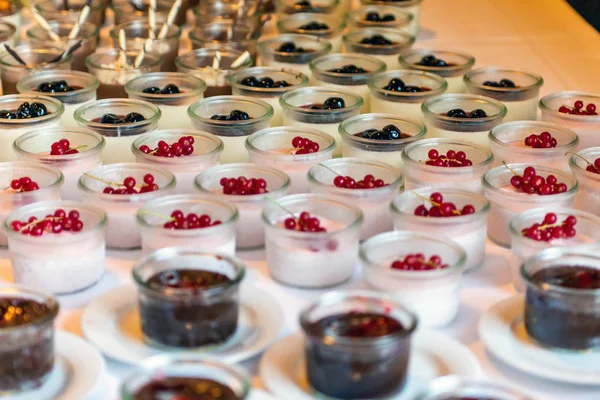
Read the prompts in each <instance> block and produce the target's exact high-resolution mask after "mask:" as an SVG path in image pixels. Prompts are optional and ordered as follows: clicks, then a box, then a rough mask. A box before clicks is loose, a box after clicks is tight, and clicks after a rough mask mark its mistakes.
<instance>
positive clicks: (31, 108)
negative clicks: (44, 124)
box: [0, 102, 49, 119]
mask: <svg viewBox="0 0 600 400" xmlns="http://www.w3.org/2000/svg"><path fill="white" fill-rule="evenodd" d="M48 114H49V113H48V109H47V108H46V106H45V105H44V104H43V103H28V102H25V103H23V104H21V105H20V106H19V108H18V109H17V110H16V112H15V111H10V110H1V111H0V118H3V119H30V118H37V117H43V116H44V115H48Z"/></svg>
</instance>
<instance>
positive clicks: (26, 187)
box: [4, 176, 40, 193]
mask: <svg viewBox="0 0 600 400" xmlns="http://www.w3.org/2000/svg"><path fill="white" fill-rule="evenodd" d="M39 188H40V186H39V185H38V184H37V182H34V181H33V180H31V178H30V177H28V176H24V177H21V178H15V179H13V180H11V181H10V187H8V188H5V189H4V190H11V191H12V192H13V193H22V192H31V191H34V190H38V189H39Z"/></svg>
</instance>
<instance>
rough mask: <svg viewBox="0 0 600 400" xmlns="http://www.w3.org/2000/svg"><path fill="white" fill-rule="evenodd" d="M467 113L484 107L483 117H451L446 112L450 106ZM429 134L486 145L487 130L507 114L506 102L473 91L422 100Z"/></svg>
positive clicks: (487, 141) (434, 136)
mask: <svg viewBox="0 0 600 400" xmlns="http://www.w3.org/2000/svg"><path fill="white" fill-rule="evenodd" d="M457 108H459V109H463V110H464V111H465V112H467V113H469V112H471V111H473V110H476V109H481V110H483V111H485V113H486V115H487V116H486V117H482V118H453V117H448V116H447V115H446V113H447V112H448V111H450V110H453V109H457ZM421 111H422V112H423V115H424V116H425V125H426V126H427V136H428V137H433V138H436V137H439V138H448V139H456V140H464V141H468V142H472V143H476V144H479V145H481V146H485V147H489V146H490V141H489V139H488V133H489V132H490V130H491V129H492V128H494V127H495V126H497V125H500V124H501V123H502V121H503V119H504V117H505V116H506V106H504V105H503V104H502V103H500V102H499V101H496V100H494V99H491V98H489V97H484V96H476V95H473V94H443V95H441V96H438V97H435V98H432V99H429V100H426V101H425V102H423V104H421Z"/></svg>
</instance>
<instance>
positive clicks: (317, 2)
mask: <svg viewBox="0 0 600 400" xmlns="http://www.w3.org/2000/svg"><path fill="white" fill-rule="evenodd" d="M340 3H341V2H340V0H313V1H310V2H308V3H304V2H300V1H297V0H276V1H275V12H276V13H277V15H290V14H298V13H313V14H336V15H338V16H342V15H343V14H344V13H345V11H346V10H343V9H342V8H343V7H340Z"/></svg>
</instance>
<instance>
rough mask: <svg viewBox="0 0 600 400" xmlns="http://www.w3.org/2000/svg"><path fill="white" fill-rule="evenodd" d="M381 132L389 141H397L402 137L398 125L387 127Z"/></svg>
mask: <svg viewBox="0 0 600 400" xmlns="http://www.w3.org/2000/svg"><path fill="white" fill-rule="evenodd" d="M381 131H382V132H383V133H385V134H387V135H388V140H396V139H400V138H401V137H402V132H400V129H398V127H397V126H396V125H386V126H384V127H383V129H382V130H381Z"/></svg>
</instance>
